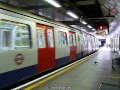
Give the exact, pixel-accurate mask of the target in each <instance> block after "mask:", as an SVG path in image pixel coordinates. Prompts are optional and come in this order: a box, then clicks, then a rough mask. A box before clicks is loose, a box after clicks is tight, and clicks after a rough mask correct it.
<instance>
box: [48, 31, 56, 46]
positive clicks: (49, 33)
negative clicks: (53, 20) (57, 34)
mask: <svg viewBox="0 0 120 90" xmlns="http://www.w3.org/2000/svg"><path fill="white" fill-rule="evenodd" d="M47 37H48V47H50V48H53V47H54V38H53V30H52V29H48V30H47Z"/></svg>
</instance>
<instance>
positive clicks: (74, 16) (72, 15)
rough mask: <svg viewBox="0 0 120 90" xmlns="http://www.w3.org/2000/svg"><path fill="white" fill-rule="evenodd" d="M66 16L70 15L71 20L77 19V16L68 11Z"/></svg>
mask: <svg viewBox="0 0 120 90" xmlns="http://www.w3.org/2000/svg"><path fill="white" fill-rule="evenodd" d="M67 14H68V15H70V16H71V17H73V18H76V19H77V18H78V16H77V15H75V14H74V13H72V12H70V11H68V12H67Z"/></svg>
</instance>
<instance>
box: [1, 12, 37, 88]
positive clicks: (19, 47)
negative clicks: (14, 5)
mask: <svg viewBox="0 0 120 90" xmlns="http://www.w3.org/2000/svg"><path fill="white" fill-rule="evenodd" d="M18 21H19V22H18ZM0 27H1V28H0V29H1V30H0V36H1V38H2V39H3V40H2V39H1V40H0V43H1V45H0V47H1V48H0V49H1V50H0V58H1V63H0V67H1V68H0V86H1V87H2V86H3V87H4V86H5V85H8V84H12V83H15V82H16V81H19V80H22V79H24V78H25V77H30V76H31V75H34V74H35V73H37V71H36V70H37V49H36V37H34V36H36V32H35V23H34V22H30V21H27V20H24V19H20V18H15V17H12V16H8V15H4V14H0ZM26 40H27V41H26ZM31 55H32V56H31Z"/></svg>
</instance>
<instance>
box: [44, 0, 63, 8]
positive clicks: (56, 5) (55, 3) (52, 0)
mask: <svg viewBox="0 0 120 90" xmlns="http://www.w3.org/2000/svg"><path fill="white" fill-rule="evenodd" d="M45 1H46V2H48V3H50V4H51V5H53V6H55V7H57V8H59V7H61V5H60V4H59V3H58V2H56V1H54V0H45Z"/></svg>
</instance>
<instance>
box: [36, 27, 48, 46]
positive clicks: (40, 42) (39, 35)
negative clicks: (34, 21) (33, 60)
mask: <svg viewBox="0 0 120 90" xmlns="http://www.w3.org/2000/svg"><path fill="white" fill-rule="evenodd" d="M44 30H45V29H44V28H41V27H37V38H38V47H39V48H45V47H46V43H45V34H44Z"/></svg>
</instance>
